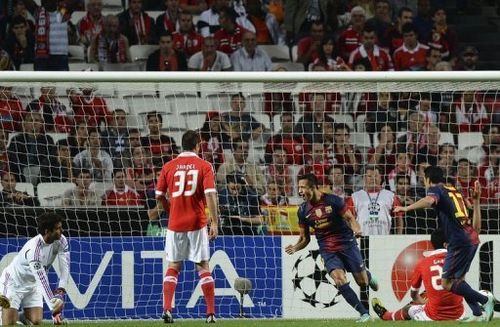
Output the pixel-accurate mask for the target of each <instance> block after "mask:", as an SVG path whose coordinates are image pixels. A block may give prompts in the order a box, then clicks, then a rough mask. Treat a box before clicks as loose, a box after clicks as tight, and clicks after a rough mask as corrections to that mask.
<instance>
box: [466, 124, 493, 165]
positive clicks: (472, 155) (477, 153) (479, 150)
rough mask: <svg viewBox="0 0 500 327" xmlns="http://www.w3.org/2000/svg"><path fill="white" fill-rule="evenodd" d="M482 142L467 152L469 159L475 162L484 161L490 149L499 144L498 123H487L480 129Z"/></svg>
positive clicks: (480, 162) (486, 159)
mask: <svg viewBox="0 0 500 327" xmlns="http://www.w3.org/2000/svg"><path fill="white" fill-rule="evenodd" d="M482 133H483V144H482V145H481V146H480V147H475V148H473V149H471V150H470V151H469V152H468V158H469V160H471V161H473V162H475V163H476V164H482V163H486V162H487V161H488V156H489V155H490V152H491V149H492V148H493V147H495V146H497V145H498V144H500V127H499V126H498V125H493V124H487V125H485V126H484V127H483V129H482Z"/></svg>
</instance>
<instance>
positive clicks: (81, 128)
mask: <svg viewBox="0 0 500 327" xmlns="http://www.w3.org/2000/svg"><path fill="white" fill-rule="evenodd" d="M88 138H89V133H88V129H87V123H86V122H84V121H80V122H77V123H75V125H74V126H73V128H72V129H71V133H70V135H69V136H68V145H69V151H70V153H71V157H72V158H74V157H75V156H76V155H77V154H78V153H80V152H82V151H83V150H85V146H86V143H87V140H88Z"/></svg>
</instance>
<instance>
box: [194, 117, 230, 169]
mask: <svg viewBox="0 0 500 327" xmlns="http://www.w3.org/2000/svg"><path fill="white" fill-rule="evenodd" d="M199 132H200V137H201V140H202V142H201V148H200V151H201V157H202V158H203V159H204V160H207V161H208V162H210V163H211V164H213V166H214V169H215V171H217V170H218V169H219V167H220V165H221V164H223V163H224V151H223V149H222V121H221V117H220V115H219V113H218V112H216V111H210V112H207V117H206V118H205V122H204V123H203V126H202V127H201V129H200V131H199Z"/></svg>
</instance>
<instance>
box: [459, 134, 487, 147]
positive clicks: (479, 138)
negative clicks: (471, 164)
mask: <svg viewBox="0 0 500 327" xmlns="http://www.w3.org/2000/svg"><path fill="white" fill-rule="evenodd" d="M483 141H484V140H483V134H482V133H481V132H471V133H460V134H458V149H459V150H463V149H467V148H471V147H476V146H481V145H482V144H483Z"/></svg>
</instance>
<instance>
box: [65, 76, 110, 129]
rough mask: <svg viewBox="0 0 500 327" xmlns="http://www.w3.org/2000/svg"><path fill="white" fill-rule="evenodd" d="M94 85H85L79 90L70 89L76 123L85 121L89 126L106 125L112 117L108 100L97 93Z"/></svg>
mask: <svg viewBox="0 0 500 327" xmlns="http://www.w3.org/2000/svg"><path fill="white" fill-rule="evenodd" d="M96 91H97V89H96V88H95V87H94V86H93V85H90V84H89V85H84V86H82V87H80V89H79V90H75V89H73V90H70V91H69V100H70V104H71V107H72V108H73V112H74V119H75V123H79V122H80V121H85V122H86V123H87V126H88V127H98V126H101V125H106V124H107V121H108V118H109V117H111V113H110V112H109V109H108V105H107V104H106V100H104V98H103V97H102V96H98V95H97V94H96Z"/></svg>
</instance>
